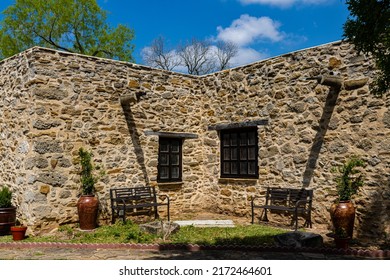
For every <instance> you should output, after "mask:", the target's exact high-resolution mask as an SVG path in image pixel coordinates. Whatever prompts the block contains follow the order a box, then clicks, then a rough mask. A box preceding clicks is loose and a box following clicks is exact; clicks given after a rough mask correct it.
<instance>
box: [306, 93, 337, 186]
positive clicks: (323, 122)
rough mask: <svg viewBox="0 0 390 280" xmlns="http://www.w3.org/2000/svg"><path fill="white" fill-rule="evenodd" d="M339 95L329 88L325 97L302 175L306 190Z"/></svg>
mask: <svg viewBox="0 0 390 280" xmlns="http://www.w3.org/2000/svg"><path fill="white" fill-rule="evenodd" d="M339 94H340V88H335V87H331V88H330V90H329V93H328V96H327V97H326V101H325V106H324V110H323V112H322V116H321V119H320V122H319V125H318V131H317V134H316V136H315V137H314V140H313V145H312V147H311V150H310V154H309V158H308V160H307V163H306V168H305V172H304V173H303V182H302V183H303V188H308V187H309V186H310V183H311V181H312V178H313V174H314V170H315V168H316V165H317V161H318V157H319V155H320V152H321V148H322V145H323V143H324V137H325V135H326V132H327V131H328V127H329V122H330V119H331V118H332V115H333V112H334V109H335V107H336V103H337V98H338V97H339Z"/></svg>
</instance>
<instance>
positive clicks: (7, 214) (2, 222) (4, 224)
mask: <svg viewBox="0 0 390 280" xmlns="http://www.w3.org/2000/svg"><path fill="white" fill-rule="evenodd" d="M15 222H16V207H7V208H0V235H6V234H10V228H11V226H14V225H15Z"/></svg>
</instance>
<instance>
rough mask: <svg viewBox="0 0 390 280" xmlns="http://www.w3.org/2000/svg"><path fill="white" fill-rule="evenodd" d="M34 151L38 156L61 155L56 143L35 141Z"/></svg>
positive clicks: (58, 143)
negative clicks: (47, 154)
mask: <svg viewBox="0 0 390 280" xmlns="http://www.w3.org/2000/svg"><path fill="white" fill-rule="evenodd" d="M34 151H35V152H37V153H39V154H46V153H62V152H63V149H62V147H61V144H60V142H58V141H37V142H35V143H34Z"/></svg>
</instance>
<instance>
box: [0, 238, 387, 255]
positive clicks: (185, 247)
mask: <svg viewBox="0 0 390 280" xmlns="http://www.w3.org/2000/svg"><path fill="white" fill-rule="evenodd" d="M12 248H20V249H28V248H74V249H131V250H154V251H170V250H181V251H191V252H197V251H224V250H227V251H251V252H255V251H257V252H280V253H316V254H324V255H346V256H355V257H364V258H373V259H390V250H369V249H354V248H349V249H338V248H328V247H301V248H296V247H280V246H255V245H253V246H250V245H197V244H169V243H167V244H131V243H117V244H115V243H65V242H0V249H12Z"/></svg>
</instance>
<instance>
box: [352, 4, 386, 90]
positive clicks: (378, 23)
mask: <svg viewBox="0 0 390 280" xmlns="http://www.w3.org/2000/svg"><path fill="white" fill-rule="evenodd" d="M346 3H347V5H348V10H349V11H350V14H351V15H350V17H349V18H348V19H347V21H346V22H345V24H344V36H345V37H346V38H347V39H348V40H349V41H351V42H352V43H353V44H354V45H355V46H356V49H357V50H358V51H362V52H364V53H366V54H372V55H373V56H374V58H375V59H376V64H377V67H378V69H379V70H380V73H379V74H378V76H377V79H376V82H375V88H374V93H375V94H377V95H382V94H383V93H385V92H386V91H388V90H389V89H390V0H346Z"/></svg>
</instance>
